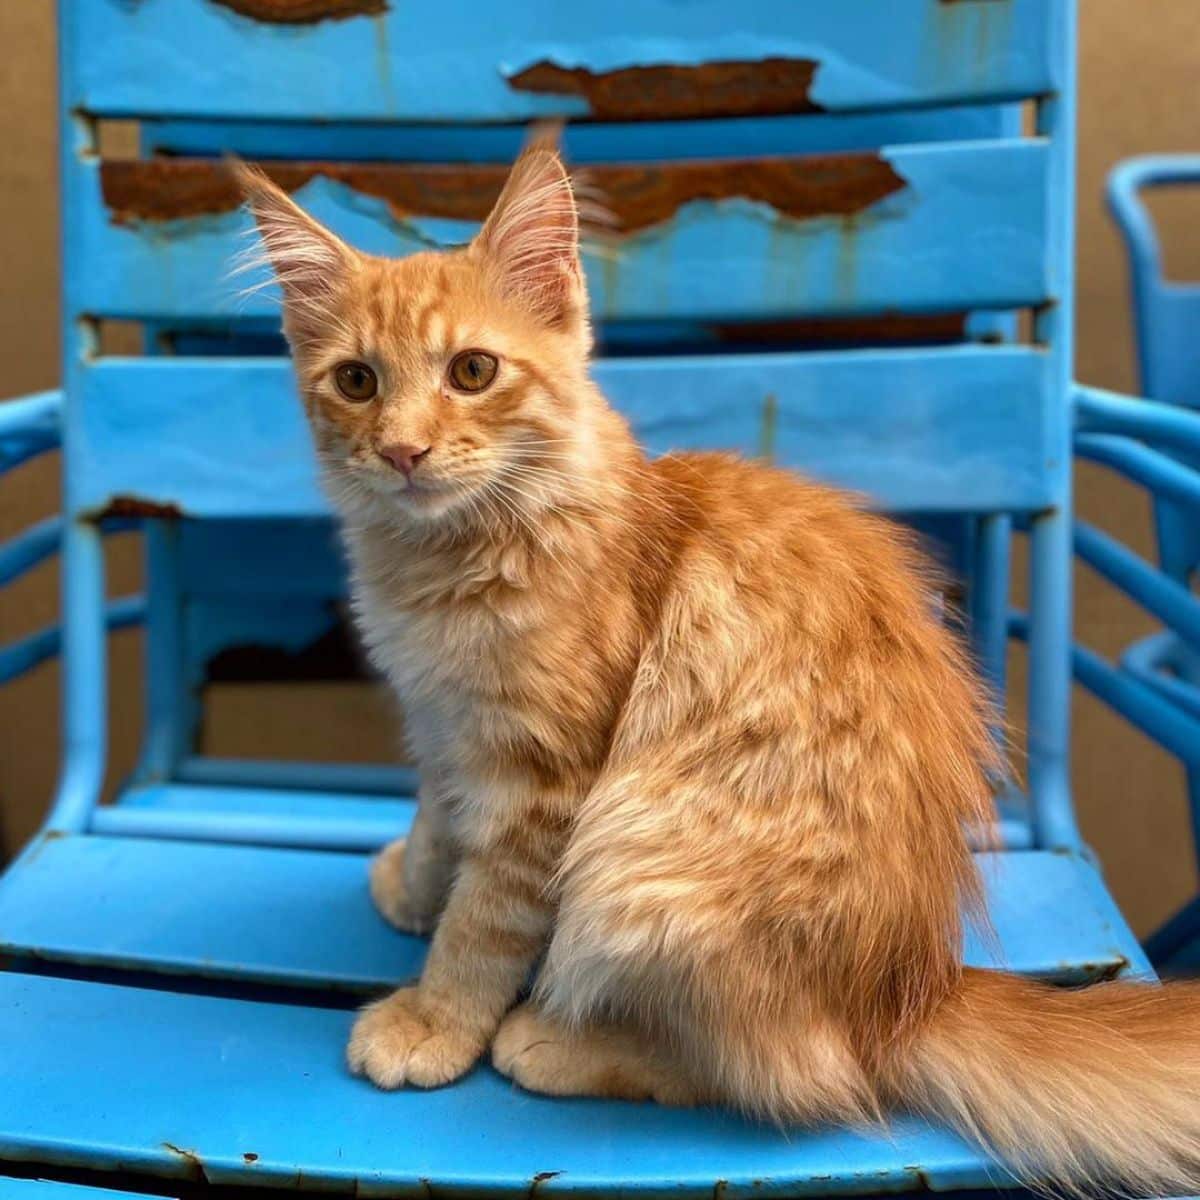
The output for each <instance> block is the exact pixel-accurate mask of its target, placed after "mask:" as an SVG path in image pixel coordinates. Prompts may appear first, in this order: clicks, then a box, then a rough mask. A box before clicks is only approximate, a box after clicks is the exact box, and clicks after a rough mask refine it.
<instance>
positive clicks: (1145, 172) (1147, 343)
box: [1108, 154, 1200, 582]
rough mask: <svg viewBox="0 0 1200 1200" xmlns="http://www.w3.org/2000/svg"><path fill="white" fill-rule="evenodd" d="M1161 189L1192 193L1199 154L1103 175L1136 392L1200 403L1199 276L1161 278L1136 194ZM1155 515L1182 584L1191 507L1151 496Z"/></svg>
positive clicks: (1190, 563) (1165, 558) (1162, 548)
mask: <svg viewBox="0 0 1200 1200" xmlns="http://www.w3.org/2000/svg"><path fill="white" fill-rule="evenodd" d="M1162 187H1172V188H1178V187H1192V188H1195V189H1197V191H1198V192H1200V155H1195V154H1192V155H1186V154H1169V155H1147V156H1143V157H1139V158H1131V159H1128V160H1126V161H1125V162H1123V163H1121V164H1119V165H1118V166H1117V167H1116V168H1114V170H1113V171H1112V173H1111V174H1110V175H1109V177H1108V203H1109V208H1110V209H1111V211H1112V214H1113V217H1114V219H1115V220H1116V222H1117V227H1118V228H1119V229H1120V231H1121V236H1122V237H1123V238H1124V240H1125V246H1126V249H1127V250H1128V252H1129V281H1130V291H1131V294H1132V298H1133V317H1134V334H1135V340H1136V343H1137V361H1138V382H1139V390H1140V394H1141V395H1143V396H1146V397H1147V398H1149V399H1151V400H1161V401H1163V402H1165V403H1167V404H1181V405H1186V406H1187V407H1189V408H1200V340H1198V339H1197V337H1196V330H1197V329H1200V280H1196V281H1189V282H1181V281H1176V280H1170V279H1167V278H1166V275H1165V273H1164V271H1163V267H1162V261H1161V254H1160V250H1159V243H1158V237H1157V235H1156V232H1155V229H1154V224H1153V221H1152V220H1151V216H1150V213H1149V212H1148V210H1147V208H1146V205H1145V203H1144V201H1143V199H1142V193H1143V192H1145V191H1147V190H1150V189H1153V188H1162ZM1192 465H1193V466H1195V465H1200V464H1196V463H1195V462H1194V461H1193V462H1192ZM1155 515H1156V523H1157V526H1158V540H1159V553H1160V556H1161V558H1162V564H1163V568H1164V569H1165V570H1166V571H1167V573H1168V574H1170V575H1171V576H1172V577H1173V578H1175V579H1178V580H1180V581H1181V582H1187V581H1188V580H1189V578H1190V576H1191V575H1192V574H1193V572H1194V571H1195V570H1196V568H1197V566H1200V530H1198V529H1196V522H1195V520H1194V519H1193V513H1192V510H1191V509H1188V508H1181V507H1180V506H1179V505H1177V504H1174V503H1172V502H1170V501H1169V500H1164V499H1159V500H1158V501H1157V502H1156V504H1155Z"/></svg>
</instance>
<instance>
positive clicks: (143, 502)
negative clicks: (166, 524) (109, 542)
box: [91, 496, 183, 521]
mask: <svg viewBox="0 0 1200 1200" xmlns="http://www.w3.org/2000/svg"><path fill="white" fill-rule="evenodd" d="M182 516H183V509H181V508H180V507H179V505H178V504H176V503H175V502H174V501H173V500H147V499H146V498H145V497H143V496H114V497H113V498H112V499H111V500H110V501H109V502H108V503H107V504H106V505H105V506H104V507H103V508H102V509H100V510H99V512H94V513H92V514H91V517H92V519H93V520H96V521H103V520H104V519H105V518H106V517H160V518H162V519H164V520H169V521H176V520H178V519H179V518H180V517H182Z"/></svg>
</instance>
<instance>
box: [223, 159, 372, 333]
mask: <svg viewBox="0 0 1200 1200" xmlns="http://www.w3.org/2000/svg"><path fill="white" fill-rule="evenodd" d="M230 170H231V171H232V172H233V175H234V178H235V179H236V180H237V184H238V187H239V188H240V189H241V192H242V195H243V196H244V197H245V199H246V205H247V207H248V208H249V210H250V212H251V214H252V215H253V216H254V220H255V223H256V224H257V226H258V233H259V239H260V241H259V244H258V245H256V246H254V247H252V248H251V249H250V250H249V251H248V252H247V253H246V254H245V255H244V256H242V258H241V260H240V261H239V262H238V264H237V265H236V266H235V268H234V273H235V274H243V273H245V272H247V271H252V270H257V269H259V268H261V267H263V266H269V267H270V268H271V270H272V272H273V273H274V276H275V278H276V279H277V280H278V281H279V285H280V287H281V288H282V290H283V299H284V310H285V330H286V331H287V332H288V336H289V337H291V336H292V331H293V330H300V329H303V328H304V327H305V326H311V325H313V324H314V323H316V322H318V321H319V320H320V319H321V318H322V317H328V315H329V314H330V312H331V311H332V309H333V307H334V305H335V304H336V300H337V292H338V287H339V284H340V283H341V282H342V281H344V279H345V278H346V275H347V274H348V273H349V271H350V270H351V268H352V266H353V263H354V260H355V252H354V251H353V250H351V249H350V247H349V246H347V245H346V244H345V242H343V241H341V240H340V239H339V238H337V237H336V236H334V234H332V233H331V232H330V231H329V230H328V229H326V228H325V226H324V225H322V224H320V222H318V221H316V220H314V219H313V218H312V217H310V216H309V215H308V213H306V212H305V211H304V210H303V209H302V208H301V207H300V206H299V205H298V204H297V203H296V202H295V201H294V200H293V199H292V198H291V197H290V196H289V195H288V194H287V193H286V192H285V191H284V190H283V189H282V188H281V187H280V186H279V185H278V184H276V183H274V182H272V181H271V180H270V179H269V178H268V177H267V175H266V174H265V173H264V172H263V171H262V170H260V169H259V168H258V167H254V166H250V165H248V164H247V163H244V162H241V161H240V160H238V159H232V160H230ZM262 286H265V281H264V283H262V284H257V285H254V286H252V287H251V288H250V289H248V290H249V291H251V292H253V291H254V290H256V288H257V287H262Z"/></svg>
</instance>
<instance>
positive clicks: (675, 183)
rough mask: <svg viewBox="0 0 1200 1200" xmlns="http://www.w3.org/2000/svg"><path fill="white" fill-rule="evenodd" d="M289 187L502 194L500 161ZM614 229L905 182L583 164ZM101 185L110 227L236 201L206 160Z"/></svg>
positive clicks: (282, 173) (299, 172) (779, 162)
mask: <svg viewBox="0 0 1200 1200" xmlns="http://www.w3.org/2000/svg"><path fill="white" fill-rule="evenodd" d="M263 169H264V170H265V171H266V173H267V174H268V175H269V176H270V177H271V178H272V179H273V180H274V181H275V182H276V183H278V184H279V186H280V187H282V188H283V189H284V190H285V191H288V192H294V191H296V190H297V189H298V188H301V187H303V186H304V185H305V184H306V183H308V182H309V181H310V180H311V179H313V178H315V177H317V176H323V177H325V178H328V179H332V180H335V181H337V182H339V183H341V184H344V185H345V186H346V187H348V188H351V189H353V190H354V191H356V192H359V193H361V194H363V195H368V196H374V197H377V198H379V199H382V200H384V201H386V203H387V204H388V207H389V209H390V210H391V211H392V213H393V214H394V215H395V216H397V217H399V218H401V219H407V218H409V217H412V216H424V217H440V218H446V219H450V220H462V221H475V222H478V221H482V220H483V219H484V218H485V217H486V216H487V214H488V213H489V212H490V211H491V208H492V205H493V204H494V203H495V201H496V198H497V197H498V196H499V194H500V188H501V187H502V185H503V183H504V180H505V178H506V177H507V174H508V168H507V167H506V166H504V165H502V164H433V165H428V164H382V163H370V164H363V163H338V162H297V163H265V164H263ZM587 176H588V182H589V184H591V185H592V186H593V187H595V188H596V190H597V191H598V192H599V193H600V194H601V195H602V196H603V197H604V200H605V207H606V208H607V209H608V210H609V211H610V212H611V213H612V215H613V218H614V221H615V227H616V229H617V230H618V231H619V232H621V233H626V234H628V233H634V232H638V231H640V230H643V229H647V228H649V227H651V226H654V225H659V224H662V223H663V222H665V221H668V220H670V218H671V217H673V216H674V215H675V213H676V212H678V211H679V209H680V208H681V207H682V206H683V205H684V204H688V203H691V202H693V201H697V200H707V201H721V200H730V199H734V198H741V199H746V200H752V201H755V202H758V203H761V204H765V205H767V206H768V207H770V208H772V209H774V210H775V211H776V212H778V213H780V214H781V215H783V216H786V217H790V218H792V219H793V220H798V221H802V220H808V219H811V218H814V217H828V216H837V217H843V218H845V217H852V216H854V215H855V214H857V213H860V212H862V211H863V210H864V209H867V208H870V207H871V206H872V205H873V204H876V203H878V202H879V201H880V200H882V199H884V198H885V197H887V196H890V195H892V194H893V193H894V192H898V191H900V190H902V189H903V188H904V187H905V181H904V178H903V177H902V176H901V175H900V174H899V173H898V172H897V171H896V169H895V168H894V167H893V166H892V165H891V163H889V162H888V161H887V160H886V159H885V158H883V157H881V156H880V155H878V154H870V153H852V154H814V155H804V156H789V157H775V158H746V159H740V158H730V159H707V160H699V161H695V160H687V161H680V162H651V163H622V164H609V165H604V164H601V165H596V166H589V167H588V169H587ZM100 189H101V194H102V196H103V198H104V203H105V205H106V206H107V207H108V210H109V214H110V218H111V220H112V221H113V222H114V224H118V225H123V224H130V223H132V222H137V221H147V222H158V221H173V220H182V219H187V218H193V217H199V216H207V215H211V214H214V213H220V212H229V211H232V210H234V209H236V208H237V207H238V206H239V205H240V203H241V193H240V191H239V189H238V186H237V183H236V181H235V180H234V177H233V175H232V173H231V172H230V171H229V169H228V168H227V167H226V166H225V165H224V164H222V163H218V162H213V161H211V160H208V159H169V158H162V159H149V160H105V161H104V162H102V163H101V164H100Z"/></svg>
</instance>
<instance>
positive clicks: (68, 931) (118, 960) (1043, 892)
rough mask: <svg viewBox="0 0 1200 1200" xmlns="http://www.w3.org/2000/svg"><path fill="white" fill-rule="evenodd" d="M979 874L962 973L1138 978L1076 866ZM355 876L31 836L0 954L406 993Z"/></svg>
mask: <svg viewBox="0 0 1200 1200" xmlns="http://www.w3.org/2000/svg"><path fill="white" fill-rule="evenodd" d="M397 807H399V806H398V805H397ZM397 831H398V832H402V827H400V828H398V830H397ZM980 862H981V866H982V869H983V876H984V879H985V881H986V885H987V890H988V899H989V908H990V914H991V920H992V924H993V926H994V930H995V935H996V936H995V938H991V937H989V936H988V935H986V934H981V933H979V932H976V931H973V932H971V933H970V934H969V935H968V939H967V945H966V959H967V961H968V962H970V963H971V964H973V965H977V966H998V965H999V966H1004V967H1005V968H1007V969H1009V970H1015V971H1019V972H1021V973H1024V974H1028V975H1036V976H1039V977H1042V978H1046V979H1052V980H1055V981H1059V982H1069V983H1076V982H1082V981H1085V980H1091V979H1097V978H1105V977H1109V976H1112V975H1115V974H1118V973H1121V972H1123V971H1126V970H1128V969H1129V968H1130V967H1131V966H1132V967H1133V968H1135V969H1136V968H1139V967H1140V966H1141V963H1142V960H1141V958H1140V952H1139V950H1138V948H1137V942H1136V940H1135V939H1134V937H1133V936H1132V934H1131V933H1130V932H1129V930H1128V928H1127V926H1126V925H1125V923H1124V921H1123V919H1122V917H1121V915H1120V913H1119V911H1118V910H1117V908H1116V906H1115V905H1114V904H1113V902H1112V900H1111V899H1110V898H1109V896H1108V893H1107V891H1106V890H1105V887H1104V884H1103V882H1102V881H1101V880H1100V877H1099V875H1098V874H1097V872H1096V870H1095V868H1094V867H1093V866H1092V865H1091V864H1089V863H1088V862H1087V861H1085V860H1084V859H1083V858H1081V857H1078V856H1076V855H1070V854H1062V853H1055V852H1051V851H1033V850H1029V851H1016V852H1009V853H1002V854H985V855H981V856H980ZM366 863H367V859H366V856H365V855H363V854H359V853H347V852H337V851H328V850H302V849H292V848H280V847H265V846H251V845H235V844H219V843H204V842H193V841H182V840H167V839H158V838H146V837H106V836H98V835H92V834H80V835H57V836H56V835H53V834H50V835H43V836H42V837H41V838H40V839H38V840H36V841H35V842H34V843H33V844H32V845H31V846H30V847H29V848H28V849H27V850H26V851H25V853H24V855H23V857H22V859H21V860H20V861H19V862H18V863H17V864H15V866H14V867H13V869H12V870H10V871H9V872H8V873H7V875H5V876H4V878H3V879H2V880H0V954H5V955H9V956H12V957H13V958H17V959H24V958H34V959H39V960H53V961H56V962H65V963H74V964H87V965H92V966H103V967H111V968H119V969H133V970H138V971H143V972H160V971H161V972H169V973H172V974H186V975H195V976H202V977H208V978H221V979H230V980H251V981H254V982H256V983H271V984H281V985H298V986H305V987H318V988H331V989H339V990H340V989H347V990H350V991H354V992H371V991H376V990H379V989H381V988H385V987H388V986H389V985H394V984H396V983H398V982H402V981H405V980H407V979H410V978H413V977H415V976H416V975H417V974H418V973H419V971H420V967H421V962H422V959H423V957H424V951H425V943H424V942H423V941H422V940H421V939H418V938H413V937H408V936H405V935H403V934H400V933H397V932H396V931H394V930H392V929H391V928H390V927H388V926H387V925H386V924H385V923H384V922H383V921H382V920H381V919H380V918H379V917H378V916H377V914H376V913H375V912H374V911H373V909H372V907H371V903H370V899H369V897H368V893H367V870H366Z"/></svg>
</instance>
